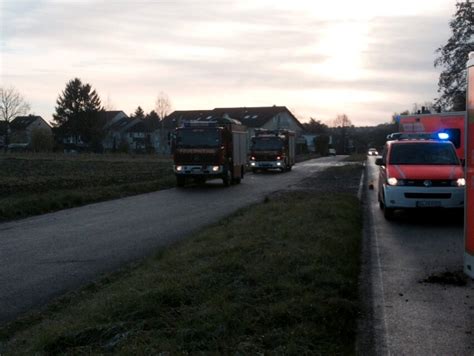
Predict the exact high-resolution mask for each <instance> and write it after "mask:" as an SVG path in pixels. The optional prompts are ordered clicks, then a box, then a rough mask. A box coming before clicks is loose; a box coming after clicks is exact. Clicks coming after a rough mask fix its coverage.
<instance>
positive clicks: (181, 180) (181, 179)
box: [176, 176, 186, 187]
mask: <svg viewBox="0 0 474 356" xmlns="http://www.w3.org/2000/svg"><path fill="white" fill-rule="evenodd" d="M185 184H186V177H183V176H176V186H178V187H184V185H185Z"/></svg>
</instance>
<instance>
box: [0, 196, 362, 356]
mask: <svg viewBox="0 0 474 356" xmlns="http://www.w3.org/2000/svg"><path fill="white" fill-rule="evenodd" d="M361 230H362V226H361V209H360V206H359V202H358V200H357V199H356V197H355V196H354V195H353V194H341V193H332V194H324V193H317V192H311V191H307V192H302V191H299V192H291V193H282V194H279V195H278V196H277V197H275V198H272V199H269V200H268V201H267V202H266V203H265V204H263V203H262V204H257V205H254V206H251V207H248V208H245V209H242V210H240V211H238V212H237V213H235V214H234V215H232V216H231V217H229V218H226V219H223V220H221V221H220V222H219V223H217V224H215V225H213V226H210V227H209V228H207V229H205V230H203V231H202V232H200V233H198V234H197V235H196V236H194V237H192V238H190V239H188V240H186V241H182V242H180V243H178V244H175V245H173V246H172V247H170V248H167V249H165V250H162V251H160V252H159V253H158V254H157V255H156V256H154V257H152V258H149V259H147V260H146V261H145V262H143V263H141V264H140V265H138V266H135V267H133V268H129V269H127V270H125V271H123V272H120V273H115V274H113V275H110V276H108V277H107V278H104V279H102V280H101V281H99V282H97V283H94V284H92V285H90V286H88V287H87V288H83V289H82V290H79V291H77V292H74V293H71V294H69V295H67V296H66V297H64V298H62V299H61V300H59V301H58V302H56V304H52V305H51V306H50V307H49V309H48V310H46V311H45V312H41V313H39V314H38V313H36V314H31V316H30V317H28V316H26V317H25V318H23V319H22V320H20V321H17V322H13V323H11V324H9V325H7V326H5V327H3V329H0V340H3V341H2V343H1V344H2V346H1V347H0V353H1V354H2V355H10V354H15V355H16V354H35V353H46V354H53V355H54V354H60V353H61V354H63V353H65V354H89V353H107V352H113V353H119V354H159V353H165V354H167V353H170V354H176V353H178V354H183V353H184V354H186V353H190V354H196V353H213V354H230V353H232V354H256V353H280V354H354V353H355V346H354V345H355V335H356V334H355V333H356V319H357V314H358V301H357V293H358V286H357V283H358V275H359V255H360V243H361ZM28 318H29V319H28Z"/></svg>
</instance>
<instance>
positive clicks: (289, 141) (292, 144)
mask: <svg viewBox="0 0 474 356" xmlns="http://www.w3.org/2000/svg"><path fill="white" fill-rule="evenodd" d="M249 158H250V159H249V165H250V168H251V169H252V172H254V173H255V172H257V171H258V170H267V169H279V170H280V171H282V172H285V171H291V168H292V167H293V165H294V164H295V158H296V134H295V132H294V131H290V130H282V129H280V130H266V129H259V130H256V131H255V136H254V137H252V144H251V146H250V157H249Z"/></svg>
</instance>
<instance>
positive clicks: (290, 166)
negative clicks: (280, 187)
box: [288, 164, 293, 172]
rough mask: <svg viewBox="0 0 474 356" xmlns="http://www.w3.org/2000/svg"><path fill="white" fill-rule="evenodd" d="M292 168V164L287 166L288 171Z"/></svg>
mask: <svg viewBox="0 0 474 356" xmlns="http://www.w3.org/2000/svg"><path fill="white" fill-rule="evenodd" d="M292 168H293V166H292V165H291V164H290V165H289V166H288V172H291V169H292Z"/></svg>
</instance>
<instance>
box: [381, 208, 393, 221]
mask: <svg viewBox="0 0 474 356" xmlns="http://www.w3.org/2000/svg"><path fill="white" fill-rule="evenodd" d="M394 211H395V209H393V208H387V207H386V206H385V207H384V209H383V217H384V218H385V220H393V213H394Z"/></svg>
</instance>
